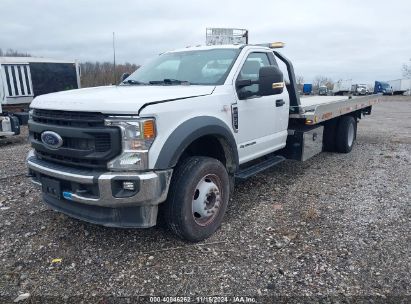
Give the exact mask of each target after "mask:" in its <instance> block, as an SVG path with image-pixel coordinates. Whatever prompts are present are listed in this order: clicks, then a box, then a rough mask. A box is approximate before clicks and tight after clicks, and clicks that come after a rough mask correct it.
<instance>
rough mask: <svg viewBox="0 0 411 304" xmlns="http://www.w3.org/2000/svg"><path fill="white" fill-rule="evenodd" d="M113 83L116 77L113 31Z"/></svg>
mask: <svg viewBox="0 0 411 304" xmlns="http://www.w3.org/2000/svg"><path fill="white" fill-rule="evenodd" d="M113 83H114V84H115V83H117V77H116V40H115V33H114V32H113Z"/></svg>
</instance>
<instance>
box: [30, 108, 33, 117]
mask: <svg viewBox="0 0 411 304" xmlns="http://www.w3.org/2000/svg"><path fill="white" fill-rule="evenodd" d="M32 119H33V109H30V110H29V120H32Z"/></svg>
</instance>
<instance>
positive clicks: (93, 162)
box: [29, 109, 121, 169]
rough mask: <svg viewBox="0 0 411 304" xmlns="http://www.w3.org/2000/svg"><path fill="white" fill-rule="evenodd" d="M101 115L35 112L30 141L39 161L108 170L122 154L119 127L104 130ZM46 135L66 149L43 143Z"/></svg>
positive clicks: (30, 123) (31, 122)
mask: <svg viewBox="0 0 411 304" xmlns="http://www.w3.org/2000/svg"><path fill="white" fill-rule="evenodd" d="M104 117H105V116H104V115H103V114H101V113H88V112H70V111H52V110H38V109H36V110H34V111H33V114H32V119H31V120H30V121H29V131H30V139H31V144H32V146H33V148H34V149H35V151H36V155H37V157H38V158H40V159H43V160H47V161H50V162H53V163H57V164H64V165H68V166H72V167H77V168H88V169H105V168H106V167H107V162H108V161H109V160H111V159H113V158H114V157H115V156H117V155H119V154H120V152H121V135H120V129H119V128H117V127H108V126H104ZM44 131H53V132H56V133H57V134H59V135H60V136H61V137H62V139H63V145H62V146H61V147H60V148H58V149H52V148H50V147H48V146H47V145H45V144H44V143H43V142H42V140H41V134H42V133H43V132H44Z"/></svg>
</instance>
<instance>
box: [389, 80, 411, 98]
mask: <svg viewBox="0 0 411 304" xmlns="http://www.w3.org/2000/svg"><path fill="white" fill-rule="evenodd" d="M387 82H388V84H389V85H390V86H391V87H392V91H393V94H395V95H399V94H404V93H405V92H407V91H409V90H410V89H411V79H407V78H403V79H395V80H389V81H387Z"/></svg>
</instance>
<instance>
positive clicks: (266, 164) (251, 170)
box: [235, 155, 286, 181]
mask: <svg viewBox="0 0 411 304" xmlns="http://www.w3.org/2000/svg"><path fill="white" fill-rule="evenodd" d="M285 159H286V158H285V157H284V156H279V155H275V156H271V157H270V158H268V159H266V160H263V161H261V162H259V163H257V164H255V165H252V166H250V167H247V168H244V169H242V170H240V171H238V172H237V173H236V174H235V178H236V180H238V181H243V180H246V179H247V178H249V177H251V176H253V175H255V174H257V173H260V172H262V171H264V170H267V169H268V168H271V167H273V166H275V165H278V164H279V163H281V162H283V161H284V160H285Z"/></svg>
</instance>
